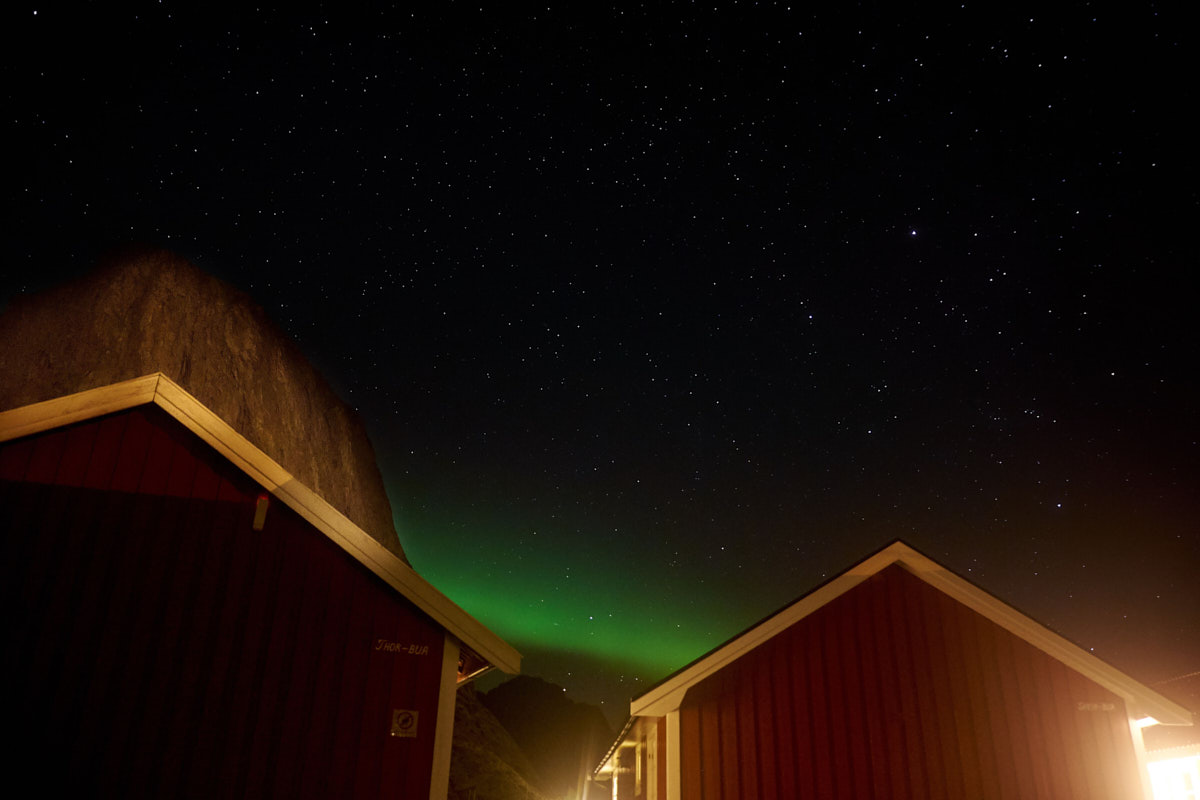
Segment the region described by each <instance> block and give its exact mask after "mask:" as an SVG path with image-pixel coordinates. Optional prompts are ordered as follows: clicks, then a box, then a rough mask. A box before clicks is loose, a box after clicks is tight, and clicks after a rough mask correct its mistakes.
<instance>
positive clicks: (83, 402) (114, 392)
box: [0, 372, 521, 673]
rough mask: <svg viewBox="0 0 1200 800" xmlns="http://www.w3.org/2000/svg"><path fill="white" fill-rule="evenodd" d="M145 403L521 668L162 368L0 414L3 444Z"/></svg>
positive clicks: (478, 648)
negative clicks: (159, 370)
mask: <svg viewBox="0 0 1200 800" xmlns="http://www.w3.org/2000/svg"><path fill="white" fill-rule="evenodd" d="M146 404H153V405H156V406H158V407H159V408H161V409H163V410H164V411H166V412H167V413H168V414H169V415H171V416H172V417H173V418H174V419H176V420H178V421H179V422H180V423H181V424H183V426H184V427H186V428H187V429H188V430H190V431H191V432H192V433H194V434H196V435H197V436H199V437H200V438H201V439H203V440H204V441H205V442H207V443H208V444H209V445H211V446H212V447H213V448H215V449H216V450H217V452H219V453H220V454H221V455H222V456H224V457H225V458H227V459H228V460H229V461H230V462H231V463H232V464H234V466H236V467H238V468H239V469H240V470H242V471H243V472H245V473H246V474H247V475H248V476H250V477H251V478H252V479H253V480H254V481H256V482H257V483H258V484H260V485H261V486H262V487H263V488H265V489H266V490H267V491H269V492H270V493H271V494H272V495H274V496H275V497H277V498H278V499H279V500H280V501H282V502H283V503H284V504H285V505H287V506H288V507H289V508H291V509H292V510H293V511H295V512H296V513H298V514H299V515H300V516H302V517H304V519H306V520H307V521H308V522H309V523H310V524H312V525H313V527H315V528H316V529H317V530H319V531H321V532H322V533H323V534H325V535H326V536H328V537H329V538H330V539H332V540H333V541H334V542H335V543H336V544H337V545H338V546H339V547H341V548H342V549H343V550H345V551H346V552H347V553H349V554H350V555H351V556H353V557H354V558H355V559H356V560H357V561H358V562H359V563H361V564H362V565H363V566H365V567H367V568H368V569H369V570H371V572H373V573H375V574H376V575H378V576H379V577H380V578H382V579H383V580H384V581H385V582H386V583H387V584H388V585H390V586H391V587H392V588H393V589H395V590H396V591H397V592H399V593H400V594H401V595H403V596H404V597H405V598H407V599H408V600H409V601H410V602H412V603H413V605H415V606H416V607H417V608H419V609H421V610H422V611H423V612H425V613H426V614H428V615H429V616H430V617H432V618H433V620H434V621H436V622H437V623H438V624H439V625H441V626H442V627H444V628H445V629H446V630H448V631H449V632H450V633H451V634H452V635H454V636H455V637H456V638H458V639H459V640H460V641H461V642H462V643H463V644H464V645H466V646H467V647H468V648H470V649H471V650H473V651H474V652H475V653H478V654H479V656H481V657H482V658H484V659H485V660H487V661H488V662H489V663H490V664H492V665H494V666H496V667H499V668H500V669H501V670H503V671H504V672H508V673H517V672H520V669H521V655H520V654H519V653H518V652H517V651H516V650H515V649H513V647H512V646H511V645H509V644H508V643H506V642H505V641H503V640H502V639H501V638H500V637H498V636H497V635H496V634H494V633H492V632H491V631H490V630H488V629H487V628H486V627H484V626H483V624H482V623H480V622H479V621H478V620H476V619H475V618H474V617H472V616H471V615H470V614H468V613H467V612H466V611H464V610H463V609H461V608H459V607H458V606H457V605H456V604H455V603H454V602H453V601H452V600H450V598H448V597H446V596H445V595H444V594H442V593H441V592H440V591H438V590H437V589H436V588H435V587H434V586H433V585H432V584H431V583H429V582H428V581H426V580H425V579H424V578H422V577H421V576H420V575H418V574H417V573H416V571H415V570H414V569H413V568H412V567H410V566H409V565H408V564H406V563H404V561H402V560H401V559H400V558H399V557H397V556H396V555H395V554H394V553H392V552H390V551H389V550H388V549H387V548H386V547H384V546H383V545H382V544H381V543H380V542H378V541H377V540H375V539H374V538H372V537H371V536H370V535H368V534H367V533H366V532H365V531H364V530H362V529H361V528H359V527H358V526H357V525H355V524H354V523H353V522H351V521H350V520H349V519H348V518H347V517H346V516H345V515H344V514H342V513H341V512H340V511H338V510H337V509H336V508H334V507H333V506H332V505H330V504H329V503H328V502H326V501H325V500H324V499H322V498H321V497H320V496H318V495H317V494H316V493H315V492H313V491H312V490H311V489H309V488H308V487H307V486H305V485H304V484H302V483H300V481H298V480H296V478H295V477H293V476H292V475H290V474H289V473H288V472H287V471H286V470H284V469H283V467H281V466H280V465H279V464H278V463H276V462H275V461H273V460H272V459H271V458H270V457H269V456H267V454H266V453H264V452H263V451H262V450H260V449H259V448H258V447H256V446H255V445H254V444H253V443H252V442H250V441H249V440H248V439H246V438H245V437H244V436H242V435H241V434H240V433H238V431H236V430H234V429H233V428H232V427H231V426H230V425H229V424H227V423H226V422H225V421H224V420H222V419H221V418H220V417H218V416H217V415H216V414H214V413H213V412H212V411H211V410H209V409H208V408H206V407H205V406H204V405H203V404H202V403H201V402H200V401H198V400H197V399H196V398H195V397H193V396H192V395H190V394H188V393H187V392H186V391H185V390H184V389H182V388H181V387H180V386H179V385H178V384H176V383H175V382H174V381H172V380H171V379H170V378H168V377H167V376H166V375H163V374H162V373H160V372H156V373H154V374H152V375H146V376H144V377H141V378H134V379H133V380H127V381H121V382H120V383H114V384H111V385H109V386H102V387H99V388H96V389H89V390H88V391H84V392H79V393H77V394H71V395H66V396H64V397H59V398H55V399H53V400H46V401H44V402H41V403H33V404H32V405H27V406H22V407H21V408H16V409H12V410H10V411H3V412H0V442H4V441H8V440H10V439H16V438H19V437H22V436H29V435H31V434H35V433H41V432H43V431H47V430H52V429H55V428H59V427H62V426H64V425H70V424H72V423H76V422H82V421H84V420H88V419H92V418H95V417H99V416H102V415H104V414H111V413H113V412H117V411H123V410H125V409H128V408H133V407H135V406H140V405H146Z"/></svg>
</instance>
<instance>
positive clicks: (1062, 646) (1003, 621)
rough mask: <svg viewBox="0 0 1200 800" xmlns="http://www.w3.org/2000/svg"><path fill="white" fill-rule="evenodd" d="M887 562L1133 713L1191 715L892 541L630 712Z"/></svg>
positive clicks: (688, 683)
mask: <svg viewBox="0 0 1200 800" xmlns="http://www.w3.org/2000/svg"><path fill="white" fill-rule="evenodd" d="M893 564H894V565H898V566H900V567H901V568H903V569H905V570H907V571H908V572H910V573H912V574H913V575H915V576H916V577H917V578H919V579H921V580H922V581H924V582H925V583H927V584H929V585H930V586H932V587H934V588H935V589H938V590H939V591H941V592H943V593H944V594H947V595H949V596H950V597H951V598H953V599H955V600H957V601H958V602H960V603H962V604H963V605H965V606H966V607H967V608H970V609H971V610H973V611H975V612H977V613H979V614H981V615H983V616H984V617H986V618H987V619H989V620H991V621H992V622H994V623H996V624H997V625H999V626H1000V627H1001V628H1004V629H1005V630H1007V631H1008V632H1009V633H1011V634H1013V635H1014V636H1017V637H1019V638H1021V639H1023V640H1025V641H1026V642H1028V643H1029V644H1031V645H1033V646H1034V647H1036V648H1037V649H1039V650H1041V651H1042V652H1044V653H1046V654H1047V655H1049V656H1050V657H1051V658H1054V659H1057V660H1058V661H1060V662H1062V663H1063V664H1065V665H1066V666H1068V667H1070V668H1071V669H1073V670H1075V671H1076V672H1079V673H1080V674H1082V675H1084V676H1085V677H1087V678H1090V679H1091V680H1093V681H1095V682H1096V683H1098V684H1100V685H1101V686H1103V687H1104V688H1106V689H1108V690H1109V691H1111V692H1113V693H1114V694H1117V695H1119V696H1121V697H1122V698H1124V699H1125V703H1126V707H1127V709H1128V712H1129V714H1131V715H1132V716H1133V718H1135V719H1142V718H1145V717H1151V718H1153V720H1154V721H1156V722H1158V723H1162V724H1167V725H1190V724H1191V723H1192V715H1191V713H1190V712H1189V711H1188V710H1187V709H1185V708H1183V707H1182V706H1180V705H1178V704H1177V703H1173V702H1171V701H1170V700H1168V699H1167V698H1165V697H1163V696H1162V695H1161V694H1159V693H1158V692H1155V691H1154V690H1152V689H1150V688H1149V687H1147V686H1145V685H1143V684H1141V683H1139V682H1138V681H1136V680H1134V679H1133V678H1131V677H1129V676H1128V675H1126V674H1124V673H1123V672H1121V671H1119V670H1117V669H1116V668H1115V667H1113V666H1111V665H1109V664H1106V663H1105V662H1104V661H1102V660H1100V659H1099V658H1097V657H1096V656H1094V655H1092V654H1091V653H1089V652H1087V651H1086V650H1084V649H1083V648H1081V647H1079V646H1078V645H1076V644H1073V643H1072V642H1070V641H1068V640H1067V639H1065V638H1063V637H1062V636H1060V635H1058V634H1057V633H1055V632H1054V631H1052V630H1050V629H1049V628H1047V627H1046V626H1044V625H1042V624H1041V623H1039V622H1037V621H1036V620H1034V619H1032V618H1030V617H1028V616H1026V615H1025V614H1022V613H1021V612H1020V611H1017V610H1016V609H1014V608H1013V607H1012V606H1009V605H1007V604H1006V603H1004V602H1002V601H1000V600H998V599H997V598H995V597H993V596H992V595H990V594H988V593H987V592H985V591H984V590H983V589H980V588H979V587H978V586H975V585H974V584H972V583H970V582H969V581H966V580H964V579H963V578H961V577H959V576H958V575H956V574H954V573H953V572H951V571H950V570H948V569H946V568H945V567H943V566H942V565H941V564H938V563H937V562H936V561H934V560H933V559H931V558H929V557H928V556H925V555H923V554H922V553H920V552H918V551H916V550H914V549H913V548H912V547H910V546H909V545H907V544H905V543H904V542H902V541H899V540H897V541H895V542H893V543H892V544H890V545H888V546H887V547H885V548H883V549H882V550H880V551H878V552H876V553H875V554H874V555H872V556H869V557H868V558H866V559H865V560H863V561H861V562H859V563H858V564H855V565H854V566H853V567H851V568H850V569H848V570H846V571H845V572H843V573H842V574H840V575H838V576H837V577H835V578H833V579H832V580H829V581H827V582H826V583H824V584H822V585H821V586H819V587H817V588H816V589H814V590H813V591H812V592H810V593H808V594H806V595H804V596H803V597H801V598H800V599H799V600H797V601H795V602H794V603H792V604H791V605H789V606H787V607H785V608H784V609H783V610H781V611H779V612H777V613H775V614H773V615H771V616H770V617H767V618H766V619H765V620H763V621H761V622H759V623H757V624H756V625H753V626H752V627H750V628H748V629H747V630H745V631H743V632H742V633H740V634H738V635H737V636H735V637H733V638H732V639H730V640H729V641H727V642H725V643H724V644H722V645H719V646H718V647H717V648H716V649H714V650H712V651H710V652H709V653H707V654H706V655H703V656H701V657H700V658H699V659H697V660H696V661H693V662H692V663H691V664H688V665H687V666H686V667H684V668H683V669H681V670H679V671H678V672H676V673H674V674H673V675H671V676H669V677H667V678H666V679H665V680H663V681H662V682H661V683H659V684H657V685H655V686H653V687H651V688H650V689H649V690H648V691H646V692H645V693H644V694H642V695H641V696H640V697H636V698H634V700H633V701H632V702H631V703H630V712H631V713H632V714H633V715H634V716H662V715H663V714H666V713H668V712H670V711H675V710H677V709H678V708H679V706H680V704H681V703H682V702H683V698H684V695H685V694H686V693H687V690H688V689H689V688H691V687H692V686H694V685H696V684H697V683H699V682H700V681H702V680H704V679H705V678H707V677H708V676H710V675H712V674H714V673H715V672H717V671H718V670H720V669H722V668H724V667H725V666H727V665H728V664H730V663H731V662H733V661H734V660H736V659H737V658H739V657H741V656H742V655H744V654H745V653H748V652H749V651H750V650H753V649H754V648H755V647H758V646H759V645H760V644H762V643H764V642H766V641H767V640H769V639H771V638H772V637H774V636H776V635H777V634H779V633H782V632H783V631H785V630H787V629H788V628H790V627H791V626H792V625H794V624H796V623H797V622H799V621H800V620H802V619H804V618H805V617H807V616H808V615H809V614H812V613H813V612H815V611H817V610H818V609H820V608H822V607H823V606H825V605H826V604H827V603H829V602H831V601H832V600H834V599H835V598H837V597H839V596H841V595H842V594H845V593H846V592H848V591H850V590H851V589H853V588H854V587H855V586H857V585H858V584H860V583H862V582H863V581H865V580H866V579H867V578H870V577H871V576H872V575H875V574H876V573H878V572H881V571H882V570H884V569H886V568H887V567H890V566H892V565H893Z"/></svg>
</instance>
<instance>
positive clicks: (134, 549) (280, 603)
mask: <svg viewBox="0 0 1200 800" xmlns="http://www.w3.org/2000/svg"><path fill="white" fill-rule="evenodd" d="M259 493H260V488H259V487H258V486H257V485H256V484H254V483H253V482H252V481H250V480H249V479H248V478H247V477H246V476H245V475H244V474H242V473H241V472H239V471H238V470H236V469H235V468H233V467H232V466H231V465H230V464H228V463H227V462H226V461H225V460H224V459H222V458H221V457H220V456H219V455H218V454H217V453H216V452H215V451H213V450H211V449H210V448H209V447H208V446H207V445H205V444H204V443H203V442H201V441H200V440H199V439H197V438H196V437H195V436H193V435H192V434H191V433H190V432H188V431H187V430H186V429H184V428H183V427H182V426H180V425H178V423H176V422H175V421H174V420H172V419H171V418H170V417H169V416H167V415H166V414H165V413H164V412H162V411H161V410H159V409H157V408H154V407H149V406H147V407H142V408H139V409H135V410H132V411H128V412H123V413H120V414H115V415H111V416H107V417H103V418H100V419H97V420H93V421H90V422H87V423H81V424H78V425H74V426H71V427H68V428H64V429H61V430H57V431H53V432H47V433H44V434H39V435H37V436H32V437H27V438H24V439H20V440H16V441H12V442H8V443H5V444H3V445H0V558H2V561H0V563H2V564H3V569H4V571H5V572H4V580H3V581H2V586H0V601H2V602H3V609H4V612H3V613H4V642H5V647H4V651H3V656H2V659H3V660H2V661H0V676H2V678H3V687H4V690H5V692H6V693H7V695H8V696H7V703H6V706H7V707H8V710H9V714H8V715H7V720H6V721H7V723H8V724H7V725H6V728H7V732H8V734H9V736H10V738H12V737H16V739H17V742H18V743H17V745H16V746H15V747H10V748H8V749H7V752H6V753H5V755H4V756H3V757H0V761H3V763H5V764H6V767H7V769H6V772H7V774H8V775H9V776H10V778H11V779H13V782H14V784H17V783H19V782H18V781H17V780H16V777H17V776H23V777H25V778H26V781H25V782H20V783H23V784H24V785H27V786H30V787H34V788H36V789H37V790H38V791H37V792H36V793H38V794H46V795H53V794H56V792H55V791H54V790H75V791H77V792H80V793H82V794H83V795H84V796H140V797H283V796H286V797H313V798H318V797H320V798H324V797H361V798H375V797H403V798H421V797H427V796H428V793H429V780H430V776H429V768H430V763H431V760H432V754H433V741H434V724H435V720H436V719H437V697H438V681H439V674H440V670H441V661H442V659H441V653H442V646H443V632H442V630H441V628H440V627H439V626H437V625H436V624H434V623H433V622H432V621H431V620H429V619H428V618H427V617H425V616H424V615H423V614H422V613H421V612H420V611H418V610H417V609H415V608H413V607H412V606H410V605H409V604H408V603H407V601H405V600H404V599H403V598H402V597H400V596H399V595H397V594H396V593H395V591H394V590H392V589H391V588H390V587H388V586H387V585H386V584H384V583H383V582H382V581H380V580H379V579H378V578H377V577H375V576H374V575H372V574H371V573H370V572H369V571H367V570H366V569H365V568H363V567H362V566H361V565H360V564H358V563H357V562H355V561H354V560H353V559H352V558H350V557H349V556H348V555H347V554H346V553H344V552H343V551H341V550H340V549H339V548H338V547H337V546H336V545H335V544H334V543H332V542H331V541H329V540H328V539H327V538H326V537H325V536H324V535H322V534H321V533H320V532H319V531H317V530H315V529H313V528H312V527H311V526H310V525H309V524H308V523H307V522H305V521H304V520H303V519H302V518H301V517H299V516H298V515H296V514H295V513H293V512H292V511H291V510H289V509H287V508H286V507H285V506H284V505H283V504H282V503H281V502H278V501H274V500H273V501H272V503H271V505H270V509H269V512H268V514H267V518H266V526H265V528H264V529H263V530H262V531H259V532H256V531H254V530H253V529H252V527H251V525H252V520H253V517H254V509H255V502H256V499H257V497H258V495H259ZM381 642H387V643H392V644H390V645H381ZM393 709H403V710H411V711H416V712H417V736H416V737H414V738H399V737H393V736H390V735H389V734H390V731H391V723H392V711H393Z"/></svg>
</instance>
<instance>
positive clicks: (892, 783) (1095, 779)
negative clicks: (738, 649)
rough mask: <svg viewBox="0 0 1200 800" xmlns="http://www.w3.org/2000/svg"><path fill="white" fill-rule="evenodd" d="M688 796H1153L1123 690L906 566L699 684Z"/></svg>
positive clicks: (690, 715) (686, 740) (686, 709)
mask: <svg viewBox="0 0 1200 800" xmlns="http://www.w3.org/2000/svg"><path fill="white" fill-rule="evenodd" d="M680 737H681V742H680V745H681V759H682V790H683V798H684V800H717V799H718V798H721V799H723V800H740V799H741V798H751V797H754V798H776V797H778V798H793V797H795V798H800V797H813V798H837V797H846V798H864V797H870V798H1022V799H1024V798H1048V799H1049V800H1064V799H1065V798H1113V800H1127V798H1132V797H1140V796H1141V795H1140V792H1141V788H1140V783H1139V781H1138V768H1137V763H1136V760H1135V755H1134V750H1133V743H1132V737H1131V734H1130V732H1129V727H1128V723H1127V722H1126V714H1125V707H1124V703H1123V701H1122V700H1121V698H1119V697H1117V696H1116V695H1114V694H1112V693H1111V692H1109V691H1107V690H1106V689H1104V688H1102V687H1101V686H1099V685H1097V684H1096V683H1094V682H1092V681H1091V680H1089V679H1087V678H1085V677H1083V676H1082V675H1080V674H1079V673H1077V672H1075V671H1073V670H1070V669H1068V668H1067V667H1066V666H1064V665H1063V664H1062V663H1061V662H1058V661H1056V660H1054V659H1052V658H1050V657H1049V656H1047V655H1046V654H1044V653H1042V652H1041V651H1040V650H1037V649H1036V648H1034V647H1033V646H1031V645H1029V644H1027V643H1026V642H1024V641H1023V640H1021V639H1019V638H1017V637H1016V636H1013V635H1012V634H1010V633H1008V632H1007V631H1005V630H1004V629H1002V628H1000V627H999V626H998V625H996V624H994V623H992V622H991V621H989V620H987V619H986V618H984V617H982V616H981V615H979V614H977V613H975V612H974V611H971V610H970V609H968V608H967V607H965V606H963V605H961V604H959V603H957V602H956V601H954V600H952V599H950V598H949V597H947V596H946V595H944V594H942V593H941V592H939V591H937V590H936V589H934V588H933V587H931V586H929V585H928V584H925V583H924V582H922V581H920V580H919V579H918V578H916V577H914V576H913V575H911V574H910V573H908V572H907V571H905V570H904V569H903V568H901V567H899V566H892V567H889V568H888V569H886V570H884V571H883V572H881V573H879V574H877V575H875V576H873V577H872V578H870V579H868V580H867V581H865V582H863V583H862V584H860V585H859V586H857V587H856V588H855V589H852V590H851V591H849V592H847V593H846V594H844V595H842V596H841V597H839V598H838V599H836V600H834V601H833V602H831V603H829V604H828V605H826V606H825V607H823V608H821V609H820V610H818V611H817V612H815V613H814V614H812V615H810V616H809V617H807V618H805V619H803V620H801V621H800V622H798V623H797V624H796V625H794V626H792V627H791V628H789V629H788V630H787V631H785V632H783V633H782V634H780V635H778V636H776V637H774V638H773V639H771V640H770V641H768V642H766V643H764V644H763V645H762V646H760V647H759V648H757V649H755V650H754V651H752V652H751V653H748V654H747V655H745V656H743V657H742V658H741V659H739V660H738V661H736V662H734V663H733V664H731V665H729V666H728V667H726V668H725V669H724V670H722V671H721V672H719V673H717V674H716V675H713V676H711V677H710V678H709V679H707V680H706V681H704V682H702V683H700V684H698V685H697V686H695V687H693V688H692V689H691V690H690V691H689V692H688V694H687V696H686V698H685V699H684V702H683V705H682V706H681V709H680Z"/></svg>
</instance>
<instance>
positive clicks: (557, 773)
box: [481, 675, 615, 798]
mask: <svg viewBox="0 0 1200 800" xmlns="http://www.w3.org/2000/svg"><path fill="white" fill-rule="evenodd" d="M481 699H482V701H483V704H484V705H485V706H487V708H488V709H489V710H490V711H491V713H492V714H494V715H495V718H496V719H497V720H499V722H500V723H501V724H502V725H503V726H504V728H505V729H506V730H507V731H508V733H509V734H511V736H512V738H513V740H514V741H515V742H516V744H517V745H518V746H519V747H520V748H521V750H522V752H524V754H525V755H526V756H527V757H528V758H529V761H530V762H531V764H532V766H533V768H534V770H535V773H536V775H537V776H538V778H539V780H540V782H541V785H542V786H543V788H544V789H545V791H546V793H547V794H548V795H550V796H551V797H555V798H560V797H579V796H580V795H581V793H582V789H583V781H584V780H586V777H587V775H588V774H590V772H591V770H592V768H593V767H595V766H596V764H597V763H598V762H599V761H600V758H601V757H603V755H604V753H605V752H606V751H607V749H608V747H609V745H611V744H612V742H613V739H614V737H615V733H614V732H613V730H612V728H611V727H609V725H608V721H607V720H606V719H605V718H604V713H603V712H602V711H601V710H600V709H599V708H598V707H597V706H593V705H589V704H587V703H579V702H575V701H574V700H571V698H570V697H568V696H567V694H566V690H565V689H563V687H561V686H557V685H555V684H553V683H550V682H549V681H545V680H542V679H541V678H536V677H532V676H527V675H519V676H517V677H516V678H513V679H512V680H510V681H507V682H505V683H502V684H500V685H499V686H497V687H496V688H495V689H492V690H491V691H490V692H487V693H486V694H483V695H481Z"/></svg>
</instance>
